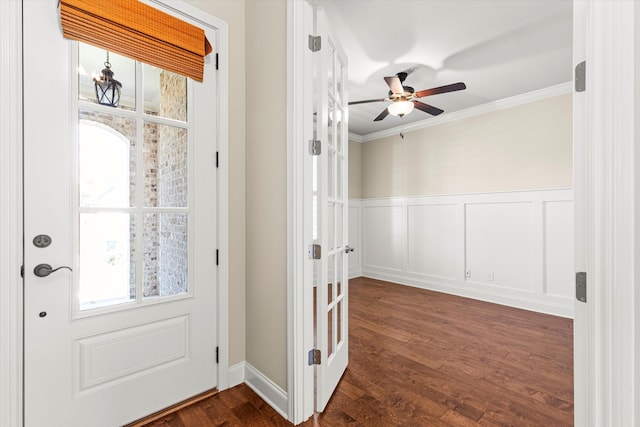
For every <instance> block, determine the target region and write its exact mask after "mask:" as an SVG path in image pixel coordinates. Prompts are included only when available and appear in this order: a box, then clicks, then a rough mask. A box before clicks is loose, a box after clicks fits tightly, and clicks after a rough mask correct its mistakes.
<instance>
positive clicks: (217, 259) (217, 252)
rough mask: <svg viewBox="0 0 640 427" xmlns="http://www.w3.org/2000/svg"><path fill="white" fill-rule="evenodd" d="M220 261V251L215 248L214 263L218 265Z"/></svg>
mask: <svg viewBox="0 0 640 427" xmlns="http://www.w3.org/2000/svg"><path fill="white" fill-rule="evenodd" d="M219 262H220V251H219V250H218V249H216V265H219Z"/></svg>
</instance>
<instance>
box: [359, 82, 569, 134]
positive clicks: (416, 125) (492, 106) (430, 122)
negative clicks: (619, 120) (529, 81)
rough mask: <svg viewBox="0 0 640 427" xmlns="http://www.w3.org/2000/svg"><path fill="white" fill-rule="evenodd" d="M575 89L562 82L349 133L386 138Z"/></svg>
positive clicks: (539, 99) (562, 93)
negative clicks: (405, 122)
mask: <svg viewBox="0 0 640 427" xmlns="http://www.w3.org/2000/svg"><path fill="white" fill-rule="evenodd" d="M572 90H573V82H566V83H560V84H558V85H555V86H550V87H547V88H544V89H540V90H535V91H533V92H527V93H523V94H521V95H516V96H512V97H510V98H504V99H499V100H497V101H493V102H488V103H486V104H482V105H478V106H475V107H470V108H465V109H464V110H458V111H453V112H451V113H446V114H442V115H440V116H437V117H433V118H429V119H425V120H421V121H419V122H413V123H411V124H408V125H402V126H396V127H393V128H390V129H385V130H381V131H379V132H373V133H369V134H366V135H358V134H355V133H351V132H350V133H349V140H350V141H356V142H368V141H375V140H377V139H381V138H386V137H388V136H394V135H397V134H398V133H400V132H403V133H407V132H411V131H415V130H419V129H424V128H428V127H432V126H438V125H441V124H444V123H449V122H453V121H456V120H461V119H466V118H469V117H474V116H479V115H481V114H486V113H492V112H494V111H499V110H504V109H507V108H513V107H517V106H519V105H524V104H529V103H532V102H536V101H541V100H543V99H547V98H552V97H554V96H559V95H565V94H567V93H571V92H572Z"/></svg>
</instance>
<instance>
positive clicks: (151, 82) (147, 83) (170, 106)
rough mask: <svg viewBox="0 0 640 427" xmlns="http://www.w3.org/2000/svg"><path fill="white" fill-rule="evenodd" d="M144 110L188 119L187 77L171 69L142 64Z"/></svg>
mask: <svg viewBox="0 0 640 427" xmlns="http://www.w3.org/2000/svg"><path fill="white" fill-rule="evenodd" d="M142 75H143V81H144V112H145V113H147V114H151V115H154V116H160V117H165V118H168V119H174V120H181V121H183V122H184V121H187V78H186V77H184V76H181V75H179V74H176V73H172V72H171V71H167V70H163V69H161V68H158V67H154V66H152V65H148V64H142Z"/></svg>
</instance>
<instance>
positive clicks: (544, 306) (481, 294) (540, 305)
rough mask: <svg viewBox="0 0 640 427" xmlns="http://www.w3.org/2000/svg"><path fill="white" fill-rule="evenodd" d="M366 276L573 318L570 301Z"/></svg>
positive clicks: (372, 274) (367, 273)
mask: <svg viewBox="0 0 640 427" xmlns="http://www.w3.org/2000/svg"><path fill="white" fill-rule="evenodd" d="M362 275H363V276H364V277H368V278H371V279H378V280H384V281H387V282H392V283H397V284H399V285H404V286H412V287H414V288H420V289H426V290H430V291H436V292H442V293H445V294H451V295H457V296H460V297H465V298H472V299H475V300H480V301H486V302H491V303H494V304H500V305H506V306H509V307H514V308H520V309H522V310H529V311H535V312H538V313H544V314H550V315H552V316H559V317H566V318H568V319H573V317H574V313H573V306H572V305H571V304H570V303H571V301H568V302H567V303H565V304H562V303H557V302H554V301H542V300H532V299H529V298H524V297H523V298H519V297H517V296H514V295H498V294H496V293H490V292H487V291H474V290H471V289H465V288H463V287H461V286H460V287H459V286H452V285H449V284H444V283H437V282H435V281H427V280H421V279H416V278H412V277H405V276H402V275H397V274H388V273H381V272H377V271H370V270H364V271H363V274H362Z"/></svg>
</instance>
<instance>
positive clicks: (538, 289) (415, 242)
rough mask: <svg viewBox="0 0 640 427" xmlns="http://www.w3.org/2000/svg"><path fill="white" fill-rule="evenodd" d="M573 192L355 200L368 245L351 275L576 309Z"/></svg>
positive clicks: (542, 307) (353, 222)
mask: <svg viewBox="0 0 640 427" xmlns="http://www.w3.org/2000/svg"><path fill="white" fill-rule="evenodd" d="M572 199H573V192H572V190H570V189H560V190H539V191H516V192H500V193H476V194H461V195H446V196H427V197H404V198H403V197H392V198H382V199H366V200H352V201H351V203H350V207H349V208H350V210H349V212H350V218H349V219H350V238H352V239H354V240H355V241H357V240H358V239H361V241H362V243H361V245H362V247H361V248H356V252H355V253H354V254H352V255H350V265H349V271H350V275H351V276H352V277H355V276H356V275H364V276H367V277H373V278H378V279H382V280H388V281H392V282H396V283H401V284H406V285H412V286H416V287H420V288H425V289H432V290H437V291H441V292H447V293H451V294H456V295H461V296H465V297H470V298H475V299H480V300H485V301H491V302H495V303H499V304H506V305H510V306H514V307H520V308H524V309H529V310H534V311H539V312H545V313H550V314H555V315H559V316H565V317H572V316H573V298H572V295H573V201H572ZM354 230H358V231H360V232H361V233H362V234H361V236H357V231H354ZM352 232H353V234H352ZM351 236H353V237H351ZM355 254H358V256H357V257H356V256H354V255H355ZM359 262H360V264H359ZM465 272H467V274H466V276H465Z"/></svg>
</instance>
